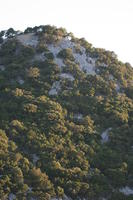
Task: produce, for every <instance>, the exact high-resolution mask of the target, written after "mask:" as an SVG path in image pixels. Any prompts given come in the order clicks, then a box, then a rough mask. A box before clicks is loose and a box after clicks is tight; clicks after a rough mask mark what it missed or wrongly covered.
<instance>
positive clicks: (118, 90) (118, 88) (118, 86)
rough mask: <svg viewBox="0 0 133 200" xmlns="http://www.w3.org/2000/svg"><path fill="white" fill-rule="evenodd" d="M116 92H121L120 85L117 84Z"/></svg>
mask: <svg viewBox="0 0 133 200" xmlns="http://www.w3.org/2000/svg"><path fill="white" fill-rule="evenodd" d="M115 90H116V92H120V85H119V83H117V84H116V88H115Z"/></svg>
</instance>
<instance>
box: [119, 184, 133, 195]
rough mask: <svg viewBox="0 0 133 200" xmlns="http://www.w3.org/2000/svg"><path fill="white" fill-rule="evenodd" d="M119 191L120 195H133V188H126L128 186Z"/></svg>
mask: <svg viewBox="0 0 133 200" xmlns="http://www.w3.org/2000/svg"><path fill="white" fill-rule="evenodd" d="M119 191H120V192H121V193H123V194H125V195H127V196H128V195H131V194H133V188H130V187H128V186H126V187H123V188H120V189H119Z"/></svg>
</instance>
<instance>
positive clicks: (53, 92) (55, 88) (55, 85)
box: [49, 81, 61, 95]
mask: <svg viewBox="0 0 133 200" xmlns="http://www.w3.org/2000/svg"><path fill="white" fill-rule="evenodd" d="M60 89H61V86H60V81H56V82H54V83H53V85H52V88H51V89H50V91H49V95H57V94H58V92H59V91H60Z"/></svg>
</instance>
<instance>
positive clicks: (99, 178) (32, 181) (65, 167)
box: [0, 26, 133, 200]
mask: <svg viewBox="0 0 133 200" xmlns="http://www.w3.org/2000/svg"><path fill="white" fill-rule="evenodd" d="M25 34H35V36H36V37H38V44H37V46H34V45H26V44H24V43H22V42H20V40H18V37H21V36H22V35H25ZM4 37H6V39H5V38H4ZM69 37H71V41H72V42H73V43H75V52H76V53H79V55H82V49H81V47H82V48H85V53H86V55H89V56H90V57H91V58H92V59H94V60H95V61H96V66H95V71H96V74H95V75H92V74H89V73H88V74H87V73H86V72H85V71H84V70H81V69H80V67H79V64H78V63H76V62H75V57H74V56H73V51H72V49H71V48H64V49H62V50H61V51H59V53H58V55H57V59H62V60H63V62H64V66H63V67H62V68H61V67H59V66H58V64H57V63H56V62H55V55H53V53H52V52H50V50H49V48H48V45H51V44H54V45H58V44H59V42H60V41H61V40H62V39H63V38H69ZM0 43H1V44H0V199H1V200H5V199H11V198H12V199H18V200H20V199H23V200H25V199H30V200H32V199H38V200H42V199H44V200H49V199H52V198H54V197H56V198H63V197H64V196H65V195H66V196H68V197H69V198H72V199H74V200H75V199H87V200H92V199H94V200H100V199H101V200H102V199H103V198H105V199H108V200H131V199H133V193H132V194H129V195H126V194H124V193H123V192H121V190H120V189H121V188H124V187H129V188H132V187H133V168H132V164H133V69H132V67H131V66H130V64H128V63H126V64H124V63H122V62H120V61H119V60H118V59H117V56H116V55H115V54H114V52H110V51H106V50H104V49H96V48H94V47H92V45H91V44H89V43H88V42H87V41H86V40H85V39H84V38H81V39H78V38H75V37H74V36H73V35H72V34H71V33H67V32H66V30H65V29H63V28H60V29H57V28H56V27H51V26H40V27H34V28H27V29H26V30H25V32H24V33H22V32H17V31H14V30H13V29H9V30H8V31H6V32H4V31H2V32H0ZM44 58H45V59H44ZM90 64H91V61H90ZM61 73H67V74H69V75H70V74H71V76H72V77H74V78H73V80H70V79H67V78H63V79H60V74H61ZM55 82H56V83H59V84H60V89H59V91H58V94H57V95H50V93H49V91H50V89H51V87H52V85H53V84H54V83H55ZM105 130H109V139H108V140H107V141H106V142H105V141H104V142H103V141H102V133H103V131H105Z"/></svg>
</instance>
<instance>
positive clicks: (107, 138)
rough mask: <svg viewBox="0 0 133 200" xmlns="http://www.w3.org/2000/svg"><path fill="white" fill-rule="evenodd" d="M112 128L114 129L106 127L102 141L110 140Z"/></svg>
mask: <svg viewBox="0 0 133 200" xmlns="http://www.w3.org/2000/svg"><path fill="white" fill-rule="evenodd" d="M111 129H112V128H108V129H106V130H105V131H104V132H103V133H102V134H101V137H102V140H101V142H102V143H105V142H108V140H109V131H110V130H111Z"/></svg>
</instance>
